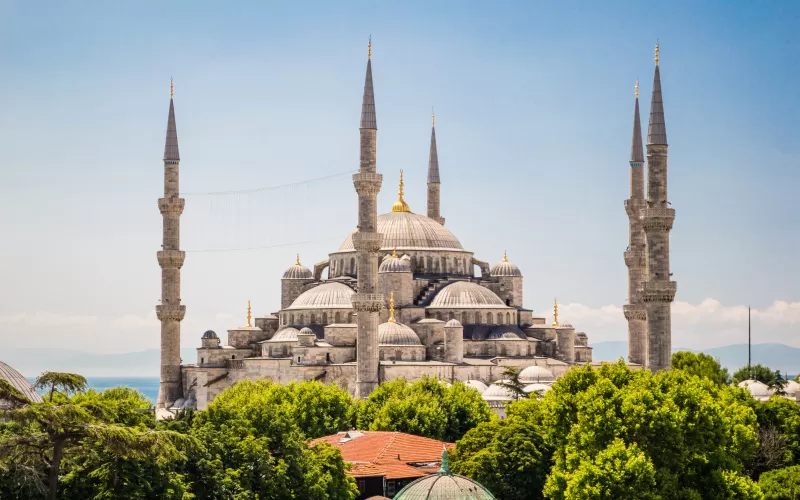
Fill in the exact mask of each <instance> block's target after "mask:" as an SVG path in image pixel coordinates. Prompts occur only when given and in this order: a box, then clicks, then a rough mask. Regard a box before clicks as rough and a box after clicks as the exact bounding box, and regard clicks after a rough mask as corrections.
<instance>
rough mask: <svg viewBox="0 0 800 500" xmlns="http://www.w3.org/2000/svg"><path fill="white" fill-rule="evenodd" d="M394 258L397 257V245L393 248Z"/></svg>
mask: <svg viewBox="0 0 800 500" xmlns="http://www.w3.org/2000/svg"><path fill="white" fill-rule="evenodd" d="M392 258H393V259H396V258H397V247H394V250H392Z"/></svg>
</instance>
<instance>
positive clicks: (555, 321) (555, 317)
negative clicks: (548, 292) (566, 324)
mask: <svg viewBox="0 0 800 500" xmlns="http://www.w3.org/2000/svg"><path fill="white" fill-rule="evenodd" d="M553 326H558V300H556V299H553Z"/></svg>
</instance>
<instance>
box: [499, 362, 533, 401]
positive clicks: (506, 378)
mask: <svg viewBox="0 0 800 500" xmlns="http://www.w3.org/2000/svg"><path fill="white" fill-rule="evenodd" d="M520 371H521V370H520V369H519V368H518V367H516V366H507V367H506V368H505V369H504V370H503V380H501V381H499V382H495V383H496V384H497V385H500V386H502V387H505V388H506V389H508V390H509V391H510V392H511V394H513V395H514V397H515V398H516V399H523V398H527V397H528V395H527V394H525V391H524V390H523V389H524V388H525V384H523V383H522V382H520V380H519V374H520Z"/></svg>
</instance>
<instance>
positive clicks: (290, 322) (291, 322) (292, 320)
mask: <svg viewBox="0 0 800 500" xmlns="http://www.w3.org/2000/svg"><path fill="white" fill-rule="evenodd" d="M289 324H290V325H293V324H294V313H291V314H290V315H289Z"/></svg>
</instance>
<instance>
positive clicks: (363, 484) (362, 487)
mask: <svg viewBox="0 0 800 500" xmlns="http://www.w3.org/2000/svg"><path fill="white" fill-rule="evenodd" d="M356 486H358V491H360V492H361V493H364V492H366V491H367V480H366V479H356Z"/></svg>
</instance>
